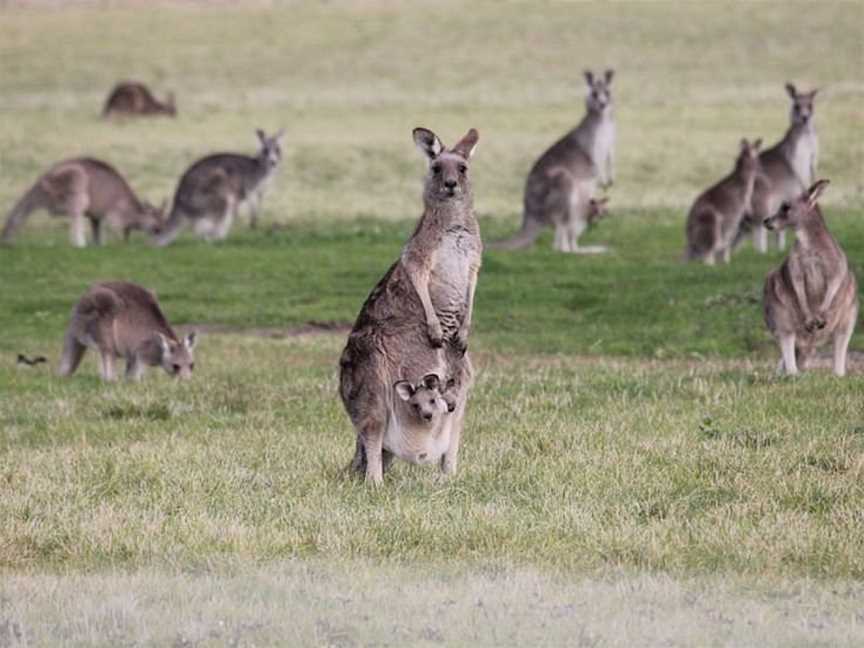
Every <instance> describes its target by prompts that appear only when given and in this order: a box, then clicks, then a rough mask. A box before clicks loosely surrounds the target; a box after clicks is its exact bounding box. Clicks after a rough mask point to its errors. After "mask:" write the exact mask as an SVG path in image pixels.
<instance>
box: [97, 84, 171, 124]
mask: <svg viewBox="0 0 864 648" xmlns="http://www.w3.org/2000/svg"><path fill="white" fill-rule="evenodd" d="M115 115H123V116H129V115H169V116H171V117H174V116H176V115H177V106H175V105H174V93H173V92H171V93H168V97H167V98H166V100H165V102H164V103H163V102H161V101H159V100H158V99H156V97H154V96H153V93H152V92H150V88H148V87H147V86H146V85H144V84H143V83H139V82H138V81H121V82H119V83H118V84H117V85H115V86H114V89H113V90H112V91H111V94H109V95H108V99H107V100H106V101H105V107H104V108H103V109H102V116H103V117H112V116H115Z"/></svg>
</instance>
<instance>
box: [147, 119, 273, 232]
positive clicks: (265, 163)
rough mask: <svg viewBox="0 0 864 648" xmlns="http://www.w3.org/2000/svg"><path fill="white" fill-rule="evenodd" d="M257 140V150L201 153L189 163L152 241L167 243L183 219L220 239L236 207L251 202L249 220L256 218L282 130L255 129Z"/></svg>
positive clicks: (235, 214) (252, 221) (253, 223)
mask: <svg viewBox="0 0 864 648" xmlns="http://www.w3.org/2000/svg"><path fill="white" fill-rule="evenodd" d="M255 133H256V134H257V135H258V139H259V140H260V143H261V148H260V150H259V151H258V153H257V155H255V156H254V157H250V156H248V155H241V154H239V153H216V154H214V155H208V156H207V157H204V158H201V159H200V160H198V161H197V162H195V163H194V164H193V165H192V166H190V167H189V168H188V169H187V170H186V172H185V173H184V174H183V176H182V177H181V178H180V183H179V185H178V186H177V191H176V192H175V193H174V204H173V206H172V208H171V215H170V217H169V218H168V221H167V223H166V224H165V228H164V230H163V231H162V233H161V234H160V235H159V236H158V237H156V245H159V246H164V245H168V244H169V243H171V242H172V241H174V239H175V238H177V235H178V234H180V230H181V229H182V227H183V224H184V222H185V221H186V220H189V221H192V223H193V227H194V229H195V231H196V233H198V234H199V235H200V236H202V237H203V238H204V239H205V240H207V241H213V240H222V239H224V238H225V237H226V236H228V232H229V231H230V230H231V225H232V224H233V222H234V218H235V217H236V216H237V210H238V209H239V207H240V205H241V204H243V203H247V202H248V203H249V206H250V214H251V216H250V218H251V223H250V224H251V226H252V227H253V228H254V227H256V226H257V223H258V209H259V207H260V205H261V200H262V198H263V192H264V188H265V186H266V185H267V183H268V181H269V180H270V179H271V178H272V176H273V174H274V172H275V171H276V168H277V167H278V166H279V162H280V161H281V159H282V149H281V148H280V146H279V139H280V138H281V137H282V136H283V134H284V131H282V130H280V131H279V132H277V133H276V134H275V135H273V136H272V137H268V136H267V135H266V134H265V133H264V131H262V130H261V129H258V130H256V131H255Z"/></svg>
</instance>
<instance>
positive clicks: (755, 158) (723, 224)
mask: <svg viewBox="0 0 864 648" xmlns="http://www.w3.org/2000/svg"><path fill="white" fill-rule="evenodd" d="M761 145H762V140H761V139H757V140H756V141H755V142H753V143H752V144H750V143H749V142H748V141H747V140H746V139H742V140H741V151H740V152H739V153H738V158H737V159H736V160H735V168H734V169H733V170H732V173H730V174H729V175H728V176H726V177H725V178H723V179H722V180H721V181H720V182H718V183H717V184H715V185H714V186H713V187H711V188H710V189H706V190H705V191H704V192H703V193H702V194H701V195H700V196H699V197H698V198H697V199H696V202H694V203H693V206H692V207H691V208H690V213H689V214H688V215H687V230H686V234H687V250H686V251H685V253H684V256H685V257H686V259H687V260H690V261H693V260H699V261H704V262H705V264H706V265H714V263H715V262H716V261H718V260H720V259H722V260H723V262H724V263H729V260H730V259H731V257H732V248H733V245H734V242H735V239H736V236H737V235H738V230H739V228H740V225H741V220H742V219H743V218H744V216H745V215H746V214H747V213H748V212H749V211H750V199H751V197H752V195H753V183H754V182H755V179H756V174H757V173H758V171H759V147H760V146H761Z"/></svg>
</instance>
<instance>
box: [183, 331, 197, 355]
mask: <svg viewBox="0 0 864 648" xmlns="http://www.w3.org/2000/svg"><path fill="white" fill-rule="evenodd" d="M196 344H198V333H197V332H196V331H192V332H191V333H190V334H189V335H187V336H186V337H185V338H184V339H183V346H185V347H186V350H187V351H192V350H193V349H194V348H195V345H196Z"/></svg>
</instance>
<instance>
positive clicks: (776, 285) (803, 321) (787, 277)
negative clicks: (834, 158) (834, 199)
mask: <svg viewBox="0 0 864 648" xmlns="http://www.w3.org/2000/svg"><path fill="white" fill-rule="evenodd" d="M827 186H828V180H819V181H817V182H816V183H815V184H813V186H811V187H810V188H809V189H807V190H806V191H804V192H803V193H802V194H801V195H800V196H798V197H797V198H796V199H795V200H794V201H792V202H784V203H783V204H782V205H781V206H780V209H779V210H778V211H777V213H776V214H774V215H773V216H770V217H768V218H766V219H765V221H764V225H765V227H767V228H768V229H769V230H782V229H783V228H787V227H791V228H792V229H793V230H794V231H795V239H796V240H795V245H793V246H792V249H791V250H790V252H789V255H788V256H787V257H786V259H785V260H784V261H783V265H781V266H780V267H779V268H778V269H777V270H774V271H773V272H771V273H770V274H769V275H768V277H767V278H766V279H765V291H764V299H763V301H764V308H765V323H766V324H767V325H768V330H769V331H771V334H772V335H773V336H774V337H775V338H776V340H777V342H778V343H779V344H780V353H781V359H780V364H779V365H778V368H777V369H778V372H779V371H781V370H785V373H786V374H788V375H790V376H794V375H796V374H797V373H798V369H799V367H800V368H801V369H806V368H807V363H808V361H809V360H810V358H811V357H812V355H813V352H814V350H815V349H816V347H817V346H820V345H822V344H824V343H826V342H827V341H828V340H833V342H834V373H835V374H837V375H838V376H845V375H846V352H847V350H848V348H849V340H850V339H851V338H852V333H853V332H854V330H855V323H856V322H857V319H858V283H857V282H856V280H855V275H854V274H853V273H852V270H851V269H850V268H849V262H848V260H847V259H846V255H845V254H844V253H843V249H842V248H841V247H840V245H839V244H838V243H837V241H836V240H835V239H834V237H833V236H831V233H830V232H829V231H828V227H827V226H826V225H825V219H824V218H823V217H822V211H821V210H820V209H819V205H818V204H817V203H816V201H817V200H818V199H819V196H820V195H821V194H822V192H823V191H824V190H825V187H827Z"/></svg>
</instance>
